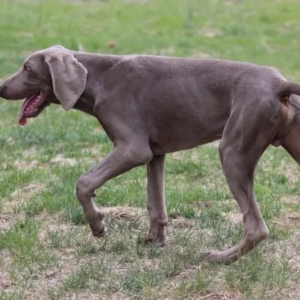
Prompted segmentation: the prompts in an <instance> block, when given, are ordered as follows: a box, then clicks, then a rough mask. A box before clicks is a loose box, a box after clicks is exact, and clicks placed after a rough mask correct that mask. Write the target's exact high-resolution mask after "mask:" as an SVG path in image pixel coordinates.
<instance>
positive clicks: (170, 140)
mask: <svg viewBox="0 0 300 300" xmlns="http://www.w3.org/2000/svg"><path fill="white" fill-rule="evenodd" d="M216 125H217V126H216ZM224 126H225V124H223V122H222V123H220V124H215V126H214V127H213V128H209V129H207V128H187V127H186V126H184V127H181V128H179V127H178V126H175V127H173V128H172V127H170V128H168V129H167V128H166V129H165V130H164V131H160V132H159V133H158V134H156V135H155V136H154V137H152V138H151V137H150V146H151V149H152V151H153V154H154V155H159V154H165V153H170V152H176V151H181V150H187V149H191V148H194V147H197V146H200V145H204V144H207V143H210V142H213V141H216V140H219V139H221V138H222V133H223V130H224Z"/></svg>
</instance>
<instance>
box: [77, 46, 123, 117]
mask: <svg viewBox="0 0 300 300" xmlns="http://www.w3.org/2000/svg"><path fill="white" fill-rule="evenodd" d="M72 53H73V54H74V56H75V58H76V59H77V60H78V61H79V62H80V63H81V64H82V65H83V66H84V67H85V68H86V69H87V71H88V75H87V82H86V87H85V90H84V92H83V94H82V96H81V97H80V98H79V100H78V101H77V103H76V104H75V106H74V109H78V110H81V111H83V112H85V113H87V114H89V115H92V116H94V105H95V102H96V98H97V96H99V95H101V89H102V79H103V77H104V75H105V73H106V71H108V70H110V69H111V68H112V67H113V66H114V65H116V64H117V63H118V62H120V60H121V59H122V57H121V56H117V55H101V54H92V53H84V52H77V51H72ZM95 70H96V73H95ZM95 87H97V88H96V89H95Z"/></svg>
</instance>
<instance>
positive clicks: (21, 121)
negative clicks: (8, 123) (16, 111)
mask: <svg viewBox="0 0 300 300" xmlns="http://www.w3.org/2000/svg"><path fill="white" fill-rule="evenodd" d="M26 123H27V119H26V118H25V117H24V116H21V117H20V118H19V124H20V125H21V126H25V125H26Z"/></svg>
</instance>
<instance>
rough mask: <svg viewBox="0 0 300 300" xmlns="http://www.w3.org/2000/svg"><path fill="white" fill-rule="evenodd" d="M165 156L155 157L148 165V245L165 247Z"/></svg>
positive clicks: (166, 220)
mask: <svg viewBox="0 0 300 300" xmlns="http://www.w3.org/2000/svg"><path fill="white" fill-rule="evenodd" d="M164 161H165V155H160V156H154V157H153V159H152V160H151V161H150V162H149V163H148V165H147V190H148V201H147V210H148V214H149V218H150V228H149V233H148V235H147V238H146V242H147V243H148V244H158V245H160V246H164V244H165V240H166V232H165V231H166V229H165V228H166V225H167V222H168V215H167V210H166V203H165V192H164V173H165V170H164V168H165V166H164Z"/></svg>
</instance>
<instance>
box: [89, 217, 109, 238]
mask: <svg viewBox="0 0 300 300" xmlns="http://www.w3.org/2000/svg"><path fill="white" fill-rule="evenodd" d="M90 227H91V230H92V234H93V236H94V237H97V238H100V237H103V236H104V235H105V233H106V231H107V228H106V225H105V223H104V222H103V221H98V222H94V223H93V224H90Z"/></svg>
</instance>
